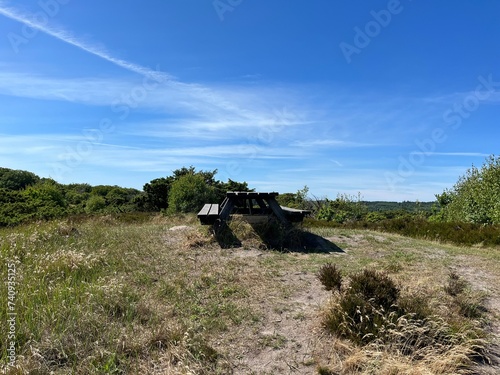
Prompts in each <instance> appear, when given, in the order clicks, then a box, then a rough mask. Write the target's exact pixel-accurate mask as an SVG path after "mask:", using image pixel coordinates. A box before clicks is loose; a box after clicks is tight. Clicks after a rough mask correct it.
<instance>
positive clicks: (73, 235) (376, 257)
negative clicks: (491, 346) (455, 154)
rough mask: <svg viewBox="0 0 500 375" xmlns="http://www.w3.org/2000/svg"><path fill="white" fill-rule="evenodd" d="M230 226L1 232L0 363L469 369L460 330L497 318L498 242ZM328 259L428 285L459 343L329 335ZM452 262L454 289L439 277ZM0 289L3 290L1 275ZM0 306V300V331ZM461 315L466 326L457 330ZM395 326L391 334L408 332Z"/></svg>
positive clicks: (411, 289)
mask: <svg viewBox="0 0 500 375" xmlns="http://www.w3.org/2000/svg"><path fill="white" fill-rule="evenodd" d="M171 229H174V230H171ZM231 230H232V235H233V236H234V237H232V238H231V240H232V241H236V240H237V241H238V242H233V246H232V247H231V246H227V247H226V248H224V247H221V246H220V244H219V242H218V239H217V238H216V237H215V236H214V235H213V234H211V233H210V232H209V231H208V230H207V229H206V228H202V227H200V226H199V225H198V223H197V222H196V218H195V217H194V216H189V215H187V216H178V217H163V216H155V217H150V218H147V219H145V218H143V219H141V220H133V217H129V218H127V220H121V219H120V218H117V217H112V216H105V217H101V218H92V219H82V220H80V221H71V220H64V221H54V222H49V223H37V224H32V225H27V226H22V227H17V228H14V229H2V230H0V251H1V252H0V254H1V261H2V264H6V263H7V262H14V263H15V264H16V269H17V279H16V282H17V292H18V295H17V299H16V309H17V310H16V311H17V313H18V317H17V324H16V343H17V366H18V368H17V370H15V369H12V370H11V372H10V373H33V374H52V373H53V374H69V373H71V374H125V373H127V374H128V373H130V374H145V373H148V374H276V373H280V374H281V373H283V374H285V373H290V374H312V373H321V372H320V370H321V371H324V373H328V372H327V371H330V372H331V373H335V374H400V373H401V374H452V373H466V372H467V371H466V370H467V366H469V365H470V347H471V346H470V343H471V342H472V341H471V340H477V341H476V342H475V343H476V344H477V345H483V346H484V342H483V341H481V340H490V337H488V336H485V337H483V336H481V332H484V331H485V330H486V331H487V330H488V329H495V327H498V326H497V325H495V324H498V316H495V315H494V312H495V311H496V312H498V311H499V310H500V308H499V306H498V298H499V295H498V291H497V287H496V286H497V285H498V282H499V281H500V271H499V270H497V269H496V267H495V266H494V265H495V262H498V260H499V253H500V252H498V250H492V249H488V250H487V251H486V250H485V249H482V248H459V247H453V246H449V245H440V244H436V243H432V242H426V241H417V240H410V239H407V238H403V237H399V236H396V235H389V234H380V233H376V232H369V231H355V230H346V229H327V228H325V229H323V228H317V229H315V230H314V232H315V233H317V234H319V235H321V236H323V237H326V238H327V239H329V240H330V241H331V242H333V243H334V244H335V245H337V246H338V247H340V248H341V249H343V250H344V251H345V252H344V253H341V252H334V251H332V252H325V251H323V250H324V249H322V250H321V251H317V252H315V251H314V249H309V251H308V252H299V251H295V252H282V251H274V250H268V249H267V248H268V244H266V242H265V241H263V238H262V236H261V235H259V234H258V233H257V232H256V231H255V230H254V228H253V227H252V226H250V225H248V224H246V223H244V222H240V221H234V222H233V223H232V224H231ZM219 240H220V239H219ZM236 245H237V246H236ZM328 262H330V263H332V264H336V265H337V266H338V267H340V268H342V270H345V271H346V272H347V273H351V272H354V271H356V270H360V269H362V268H365V267H368V266H369V267H370V268H373V269H377V270H383V271H386V272H388V273H389V274H390V275H391V277H392V278H394V279H395V280H396V281H397V283H398V285H400V286H401V295H402V296H425V297H426V300H428V302H429V304H430V306H431V308H432V311H433V312H434V313H435V314H436V315H437V316H441V317H443V316H448V317H451V318H453V319H451V320H450V321H448V320H447V321H446V324H447V325H448V326H449V327H451V328H452V329H453V330H455V331H456V332H455V333H456V334H457V337H462V339H463V340H462V341H461V342H458V343H457V345H453V346H449V345H448V346H447V343H442V345H441V346H440V347H439V348H438V349H436V348H434V349H433V350H430V349H421V350H420V349H419V350H420V351H415V352H414V353H412V354H411V355H408V354H403V352H405V350H404V346H403V347H402V346H401V345H400V346H397V345H396V344H394V345H393V346H390V345H387V343H380V342H376V341H375V342H372V343H370V344H369V345H367V346H364V347H360V346H357V345H354V344H352V343H350V342H349V341H346V340H341V339H339V338H337V337H334V336H332V335H330V334H328V333H326V332H325V331H324V330H323V329H322V327H321V321H322V311H324V309H325V308H326V307H327V306H328V299H329V296H330V295H331V292H327V291H325V290H323V288H322V286H321V284H320V282H319V281H318V280H317V278H316V274H317V272H318V270H319V269H320V267H321V266H322V265H324V264H326V263H328ZM452 271H453V272H455V273H456V274H457V275H460V276H461V277H463V278H464V280H466V281H467V285H466V286H465V287H464V286H463V283H457V284H456V285H454V284H450V282H451V281H450V279H449V275H450V272H452ZM1 277H2V280H5V279H6V277H7V274H6V269H5V267H3V266H2V274H1ZM452 281H453V280H452ZM455 281H456V280H455ZM454 287H457V288H454ZM447 288H448V289H447ZM447 290H448V291H450V290H452V291H453V293H447ZM478 290H479V292H478ZM455 292H456V293H455ZM453 294H455V295H453ZM0 295H1V296H2V300H4V297H3V296H6V295H7V289H6V284H5V283H4V282H2V283H0ZM332 303H333V302H332ZM483 307H487V308H488V311H484V309H483ZM6 313H7V311H6V304H2V305H1V306H0V330H1V331H2V332H7V323H6ZM478 314H479V315H478ZM464 321H467V322H470V324H469V325H467V326H464V325H463V324H462V330H459V329H457V328H456V327H459V326H460V324H461V323H460V322H462V323H463V322H464ZM491 322H493V323H491ZM495 322H496V323H495ZM488 324H489V325H488ZM400 325H401V327H399V328H398V329H397V330H396V329H394V332H393V333H394V335H398V334H400V333H401V332H404V329H409V328H408V327H409V326H404V324H403V322H400ZM420 328H421V327H420ZM471 330H472V331H471ZM470 332H477V335H476V337H473V336H471V335H470ZM460 335H462V336H460ZM394 342H401V340H399V341H398V340H394ZM5 344H6V342H5V340H2V342H1V343H0V345H1V347H0V353H1V356H2V363H4V364H5V363H6V360H7V358H6V347H5ZM426 350H427V351H426ZM490 367H491V366H490Z"/></svg>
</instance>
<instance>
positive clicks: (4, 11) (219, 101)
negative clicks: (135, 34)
mask: <svg viewBox="0 0 500 375" xmlns="http://www.w3.org/2000/svg"><path fill="white" fill-rule="evenodd" d="M0 14H1V15H3V16H5V17H7V18H10V19H12V20H15V21H17V22H20V23H23V24H25V25H27V26H29V27H32V28H34V29H37V30H39V31H41V32H43V33H45V34H47V35H50V36H52V37H54V38H56V39H59V40H60V41H62V42H64V43H68V44H70V45H72V46H75V47H77V48H79V49H81V50H83V51H85V52H88V53H91V54H92V55H94V56H97V57H100V58H101V59H104V60H106V61H108V62H110V63H112V64H115V65H117V66H119V67H121V68H124V69H126V70H128V71H130V72H134V73H137V74H140V75H142V76H145V77H151V78H153V79H155V80H156V81H158V82H166V81H168V82H169V83H170V84H171V85H174V86H176V87H177V88H178V89H179V90H181V91H185V92H188V94H189V95H191V96H193V97H196V98H198V99H199V100H202V101H203V102H206V103H210V104H212V105H214V106H216V107H218V108H221V109H223V110H226V111H231V112H236V113H240V114H241V113H242V110H241V109H240V108H238V106H236V105H234V104H232V103H229V102H227V101H226V100H224V98H221V97H219V96H218V95H216V94H214V93H213V92H212V91H211V90H210V89H208V88H206V87H203V86H200V85H195V84H187V83H182V82H179V81H178V80H176V79H175V77H173V76H171V75H169V74H167V73H164V72H161V71H157V70H153V69H150V68H147V67H144V66H141V65H138V64H134V63H131V62H128V61H125V60H122V59H119V58H116V57H113V56H111V55H110V54H109V53H108V52H106V51H105V50H103V49H102V48H98V47H96V46H92V45H90V44H88V43H85V42H83V41H81V40H79V39H78V38H76V37H75V36H73V35H71V34H70V33H69V32H67V31H65V30H61V29H56V28H53V27H48V26H47V25H45V24H41V23H40V22H37V21H36V19H35V17H31V18H32V20H30V17H29V16H30V15H27V14H23V13H21V12H19V11H18V10H16V9H13V8H12V7H7V6H5V4H4V3H3V2H2V1H1V0H0Z"/></svg>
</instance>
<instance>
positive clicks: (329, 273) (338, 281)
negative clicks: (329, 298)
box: [317, 263, 342, 292]
mask: <svg viewBox="0 0 500 375" xmlns="http://www.w3.org/2000/svg"><path fill="white" fill-rule="evenodd" d="M317 276H318V279H319V281H321V284H323V286H324V287H325V289H326V290H331V291H335V290H337V291H339V292H340V288H341V287H342V272H341V271H340V270H339V269H338V268H337V266H336V265H335V264H332V263H327V264H325V265H323V266H322V267H321V268H320V269H319V271H318V274H317Z"/></svg>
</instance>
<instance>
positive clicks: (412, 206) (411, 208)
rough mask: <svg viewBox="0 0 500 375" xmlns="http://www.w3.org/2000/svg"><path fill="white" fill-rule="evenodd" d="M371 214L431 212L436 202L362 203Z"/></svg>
mask: <svg viewBox="0 0 500 375" xmlns="http://www.w3.org/2000/svg"><path fill="white" fill-rule="evenodd" d="M363 204H365V205H366V206H367V207H368V210H369V211H371V212H382V211H394V210H404V211H408V212H415V211H425V212H431V211H432V207H433V206H434V205H435V204H436V202H409V201H404V202H385V201H372V202H369V201H363Z"/></svg>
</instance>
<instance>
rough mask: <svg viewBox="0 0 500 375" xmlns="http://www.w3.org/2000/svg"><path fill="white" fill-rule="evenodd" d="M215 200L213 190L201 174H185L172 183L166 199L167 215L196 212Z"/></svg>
mask: <svg viewBox="0 0 500 375" xmlns="http://www.w3.org/2000/svg"><path fill="white" fill-rule="evenodd" d="M215 199H216V194H215V188H214V187H213V186H210V185H208V184H207V182H206V181H205V179H204V177H203V176H202V175H201V174H186V175H183V176H181V177H179V178H178V179H177V180H175V181H174V182H173V183H172V186H171V188H170V194H169V197H168V212H169V213H178V212H182V213H187V212H197V211H199V210H200V209H201V207H203V205H204V204H205V203H209V202H213V201H214V200H215Z"/></svg>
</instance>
